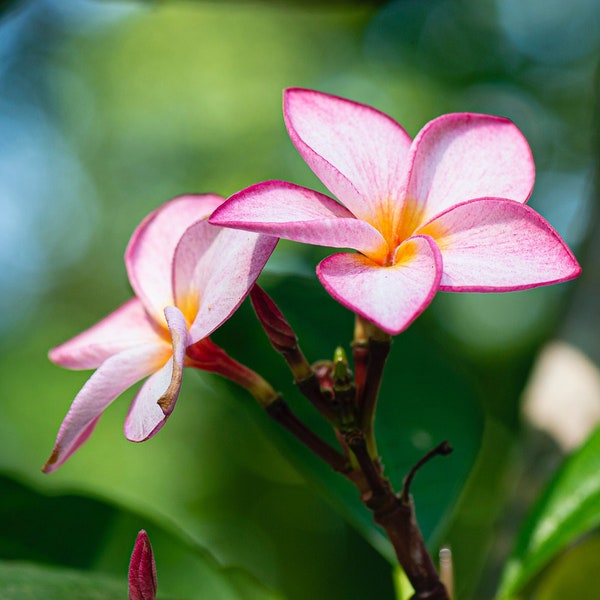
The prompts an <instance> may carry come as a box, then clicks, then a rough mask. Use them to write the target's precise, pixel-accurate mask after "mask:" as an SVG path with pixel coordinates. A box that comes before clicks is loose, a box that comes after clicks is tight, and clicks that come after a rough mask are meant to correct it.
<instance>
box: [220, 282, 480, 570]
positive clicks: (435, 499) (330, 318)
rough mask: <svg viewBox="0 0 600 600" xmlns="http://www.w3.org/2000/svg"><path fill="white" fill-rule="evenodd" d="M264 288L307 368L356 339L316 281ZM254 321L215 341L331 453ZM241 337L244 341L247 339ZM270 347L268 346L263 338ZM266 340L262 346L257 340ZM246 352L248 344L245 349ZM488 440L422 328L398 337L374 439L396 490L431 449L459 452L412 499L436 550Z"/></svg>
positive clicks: (327, 486)
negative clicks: (278, 394)
mask: <svg viewBox="0 0 600 600" xmlns="http://www.w3.org/2000/svg"><path fill="white" fill-rule="evenodd" d="M263 281H264V283H265V287H266V289H267V291H268V292H269V293H271V294H272V296H273V298H274V300H275V301H276V303H277V304H278V305H279V307H280V308H281V310H282V312H283V313H284V314H285V315H286V317H287V318H288V320H289V322H290V323H291V324H292V327H294V328H295V329H296V332H297V334H298V335H299V337H300V344H301V347H302V348H303V350H304V352H305V354H306V356H307V358H308V359H309V361H311V362H313V361H315V360H318V359H324V358H331V356H332V354H333V350H334V348H335V346H337V345H345V346H346V348H347V349H348V351H349V348H348V344H349V341H350V340H351V338H352V332H353V316H352V315H351V314H350V313H349V312H348V311H347V310H346V309H344V308H342V307H341V306H340V305H339V304H337V303H336V302H335V301H333V300H332V299H331V298H330V297H329V296H328V295H327V294H326V293H325V291H324V290H323V289H322V287H321V286H320V285H319V284H318V282H317V281H316V279H315V278H314V277H312V278H301V277H289V276H288V277H285V278H283V277H278V276H274V275H270V276H268V277H265V278H264V279H263ZM256 326H257V325H256V318H255V317H254V315H253V314H251V311H250V310H242V311H239V312H238V314H237V315H236V316H235V317H234V325H233V328H227V329H226V330H224V331H223V332H222V333H221V335H220V336H218V339H219V340H220V341H221V343H222V344H223V345H224V346H225V347H227V348H231V349H232V350H233V351H235V355H236V356H238V357H240V358H241V359H242V360H243V361H244V362H246V363H247V364H249V365H251V366H252V367H253V368H256V369H257V370H258V371H259V372H261V373H262V374H264V375H265V376H266V377H267V378H268V379H270V380H271V381H273V382H274V383H275V384H276V385H277V386H278V387H279V389H281V390H283V391H284V395H285V397H286V399H287V400H288V402H289V404H290V405H291V406H292V407H293V409H294V411H295V412H296V413H297V414H298V415H299V416H300V417H301V418H302V419H303V420H304V421H305V422H307V423H309V424H310V425H311V426H312V427H313V428H314V429H316V430H318V431H319V432H320V433H321V434H322V435H323V436H329V437H328V439H329V441H330V442H332V443H335V440H334V439H333V437H332V436H331V432H330V428H329V426H328V425H327V424H326V423H324V422H323V420H322V419H321V417H320V415H318V414H317V413H316V411H315V410H314V409H313V408H312V406H310V405H309V403H308V401H305V400H304V399H303V398H300V397H299V394H298V392H297V391H296V390H294V389H292V387H291V385H290V374H289V372H288V371H287V369H286V368H285V365H284V364H283V361H281V362H280V363H279V364H277V363H275V365H274V364H273V361H272V355H273V350H272V349H271V348H270V346H269V345H268V342H267V341H266V338H264V339H262V340H261V341H256V334H255V333H254V330H255V328H256ZM244 332H246V334H247V335H248V339H247V340H245V339H244ZM263 337H264V336H263ZM258 339H260V338H258ZM245 342H247V343H245ZM254 414H256V417H257V420H258V422H259V423H261V424H262V425H263V426H265V427H267V429H268V431H269V434H270V435H276V436H278V437H279V439H280V443H281V444H282V445H283V446H284V447H285V449H286V451H287V452H286V455H287V456H288V457H290V458H291V460H292V461H293V463H294V464H295V465H297V466H298V467H299V468H300V469H301V471H302V472H303V473H304V474H305V476H306V477H307V478H308V480H309V481H312V482H313V483H314V484H316V485H317V486H318V487H319V489H320V490H321V491H322V492H323V493H324V494H325V496H326V497H327V498H328V499H329V500H330V501H331V502H333V504H334V505H335V506H336V507H337V508H338V509H339V510H340V511H341V512H342V514H344V515H345V516H346V518H348V519H349V521H350V522H351V523H352V524H354V525H355V526H356V527H357V528H358V530H359V531H360V533H361V534H362V535H363V536H364V537H365V538H366V539H368V540H369V541H370V542H371V543H372V544H373V545H374V546H375V547H376V548H377V549H378V550H379V551H380V552H381V553H382V554H383V555H384V556H385V557H386V558H388V559H389V560H391V561H392V562H393V561H394V560H395V559H394V554H393V551H392V549H391V546H390V545H389V543H388V542H387V540H386V539H385V538H384V536H383V534H382V532H381V531H380V530H379V528H378V527H376V526H375V525H374V523H373V521H372V519H371V515H370V514H369V512H368V511H367V510H366V509H365V507H364V506H363V505H362V503H361V502H360V500H359V498H358V494H357V492H356V490H355V489H354V487H353V486H352V485H351V484H349V483H348V482H347V481H346V480H345V479H343V478H342V477H340V476H337V475H335V474H334V473H333V472H331V470H330V469H329V468H328V467H327V466H325V465H323V464H321V463H320V462H319V461H318V460H317V459H314V458H313V456H312V455H310V454H309V452H308V451H307V450H306V449H305V448H303V447H301V446H300V444H298V443H297V442H296V440H294V439H291V437H290V436H289V435H288V434H287V433H282V432H280V431H279V430H278V428H277V427H276V426H273V424H271V423H270V422H269V421H268V419H267V417H266V416H265V415H262V414H260V413H259V411H258V410H256V411H254ZM481 431H482V416H481V412H480V408H479V404H478V401H477V399H476V397H475V395H474V393H473V390H472V388H471V386H470V384H469V382H468V380H467V379H466V378H465V376H464V375H463V373H462V372H461V371H460V370H459V369H457V367H456V365H455V364H453V362H452V361H451V360H450V359H449V357H447V356H445V355H444V354H443V352H442V351H441V349H440V348H439V347H438V346H437V344H436V343H435V341H434V339H432V338H431V337H430V336H429V335H428V334H427V330H426V328H425V327H424V326H419V325H415V326H413V327H411V328H410V330H409V331H407V332H405V333H403V334H401V335H400V336H398V337H397V338H396V339H395V340H394V343H393V346H392V351H391V354H390V357H389V360H388V364H387V366H386V372H385V376H384V382H383V386H382V391H381V395H380V400H379V406H378V412H377V419H376V432H377V439H378V448H379V451H380V454H381V456H382V458H383V463H384V465H385V472H386V475H387V476H388V477H389V478H390V480H391V481H392V483H393V485H394V487H395V489H397V490H399V488H400V486H401V484H402V479H403V478H404V476H405V475H406V473H407V472H408V470H409V469H410V467H411V466H412V465H413V464H414V463H415V462H416V461H417V460H418V459H419V458H420V457H421V456H422V455H423V454H424V453H425V452H426V451H427V450H429V449H430V448H431V447H433V446H434V445H436V444H437V443H439V442H440V441H442V440H444V439H448V440H449V441H450V442H451V444H452V445H453V447H454V449H455V452H454V453H453V454H452V455H451V456H450V457H447V458H443V459H438V460H437V461H434V462H433V463H431V464H429V465H427V467H426V468H425V469H423V471H422V472H421V473H419V474H418V476H417V478H416V481H415V484H414V487H413V495H414V498H415V503H416V507H417V517H418V520H419V523H420V524H421V527H422V529H423V531H424V534H425V536H426V539H427V540H428V542H429V543H430V545H432V546H433V545H435V544H437V543H438V542H439V541H440V536H441V534H442V532H443V526H444V522H445V520H446V518H447V517H448V516H449V515H450V513H451V512H452V510H453V508H454V506H455V504H456V501H457V499H458V495H459V492H460V490H461V488H462V485H463V484H464V482H465V480H466V478H467V475H468V473H469V471H470V469H471V467H472V465H473V462H474V460H475V457H476V455H477V451H478V447H479V442H480V438H481Z"/></svg>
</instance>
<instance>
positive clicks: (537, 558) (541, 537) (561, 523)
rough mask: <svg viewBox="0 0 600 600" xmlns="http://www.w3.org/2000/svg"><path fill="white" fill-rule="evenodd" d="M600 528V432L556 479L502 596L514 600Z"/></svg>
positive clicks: (531, 522) (524, 534)
mask: <svg viewBox="0 0 600 600" xmlns="http://www.w3.org/2000/svg"><path fill="white" fill-rule="evenodd" d="M598 525H600V429H598V430H597V431H596V432H595V433H594V434H593V435H592V436H591V437H590V438H589V439H588V441H587V442H586V443H585V444H584V445H583V446H582V447H581V448H580V449H579V450H578V451H577V452H575V453H574V454H573V455H571V456H570V457H569V458H568V459H567V461H566V462H565V464H564V465H563V467H562V468H561V469H560V470H559V472H558V473H557V474H556V475H555V476H554V478H553V479H552V481H551V482H550V484H549V486H548V488H547V489H546V491H545V493H544V494H543V496H542V498H541V499H540V501H539V502H538V504H537V505H536V506H535V508H534V509H533V511H532V512H531V514H530V516H529V518H528V519H527V520H526V522H525V523H524V525H523V528H522V530H521V534H520V536H519V539H518V542H517V545H516V548H515V551H514V553H513V555H512V557H511V558H510V560H509V562H508V563H507V566H506V569H505V571H504V575H503V578H502V581H501V584H500V590H499V596H500V597H502V598H512V597H514V596H515V594H518V592H519V591H520V590H521V589H522V588H523V587H524V586H525V585H526V584H528V583H529V582H530V581H531V580H532V579H533V578H535V577H536V576H537V575H538V574H539V573H540V571H541V570H542V569H543V568H544V567H546V566H547V565H548V564H549V563H550V561H551V560H552V559H553V558H555V557H556V556H557V555H558V553H560V552H561V551H562V550H564V549H565V548H566V547H567V546H568V545H569V544H570V543H572V542H573V541H575V540H576V539H577V538H579V537H580V536H581V535H583V534H585V533H587V532H588V531H590V530H592V529H593V528H595V527H597V526H598Z"/></svg>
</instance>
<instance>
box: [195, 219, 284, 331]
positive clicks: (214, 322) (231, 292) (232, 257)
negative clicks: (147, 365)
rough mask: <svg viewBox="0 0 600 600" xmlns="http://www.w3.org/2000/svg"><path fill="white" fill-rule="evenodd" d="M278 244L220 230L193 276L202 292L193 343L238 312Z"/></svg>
mask: <svg viewBox="0 0 600 600" xmlns="http://www.w3.org/2000/svg"><path fill="white" fill-rule="evenodd" d="M277 241H278V238H276V237H271V236H266V235H260V234H257V233H250V232H247V231H236V230H233V229H221V233H220V234H219V235H218V236H217V238H216V240H215V243H214V245H213V247H212V248H211V254H210V255H209V256H206V257H203V259H202V260H201V261H200V263H199V269H198V271H197V272H196V274H195V282H196V285H197V286H198V287H199V288H200V289H201V290H202V292H201V294H200V307H199V310H198V314H197V315H196V318H195V320H194V322H193V323H192V326H191V327H190V337H191V338H192V341H193V342H196V341H198V340H201V339H203V338H205V337H207V336H208V335H210V334H211V333H212V332H213V331H215V329H217V327H219V326H220V325H221V324H222V323H224V322H225V321H226V320H227V319H228V318H229V317H230V316H231V315H232V314H233V313H234V312H235V311H236V310H237V308H238V307H239V306H240V304H241V303H242V302H243V300H244V298H246V296H247V295H248V293H249V292H250V289H251V288H252V286H253V285H254V282H255V281H256V280H257V278H258V276H259V275H260V273H261V271H262V270H263V268H264V266H265V264H266V262H267V260H268V259H269V257H270V256H271V253H272V252H273V250H274V249H275V245H276V244H277ZM209 261H210V262H209Z"/></svg>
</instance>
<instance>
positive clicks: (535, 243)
mask: <svg viewBox="0 0 600 600" xmlns="http://www.w3.org/2000/svg"><path fill="white" fill-rule="evenodd" d="M421 232H422V233H425V234H428V235H430V236H432V237H433V238H434V239H435V240H436V242H437V244H438V246H439V247H440V250H441V252H442V256H443V261H444V273H443V275H442V280H441V282H440V286H441V289H445V290H451V291H455V292H456V291H479V292H487V291H511V290H520V289H526V288H530V287H536V286H539V285H546V284H551V283H558V282H561V281H566V280H568V279H572V278H574V277H577V275H579V273H580V271H581V269H580V267H579V265H578V263H577V261H576V260H575V257H574V256H573V253H572V252H571V251H570V250H569V248H568V247H567V246H566V244H565V243H564V241H563V240H562V239H561V237H560V236H559V235H558V234H557V233H556V231H554V229H553V228H552V227H551V226H550V225H549V224H548V223H547V222H546V221H545V220H544V219H543V218H542V217H541V216H540V215H539V214H538V213H536V212H535V211H534V210H532V209H531V208H529V207H528V206H526V205H523V204H521V203H520V202H515V201H512V200H505V199H498V198H482V199H478V200H473V201H471V202H466V203H464V204H461V205H459V206H456V207H454V208H452V209H450V210H449V211H447V212H446V213H444V214H442V215H441V216H439V217H437V218H436V219H434V220H433V221H432V222H431V223H429V224H428V225H426V226H425V227H423V228H422V229H421Z"/></svg>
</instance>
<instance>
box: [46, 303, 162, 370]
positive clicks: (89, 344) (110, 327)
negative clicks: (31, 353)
mask: <svg viewBox="0 0 600 600" xmlns="http://www.w3.org/2000/svg"><path fill="white" fill-rule="evenodd" d="M159 339H160V338H159V336H158V334H157V333H156V331H155V329H154V327H153V324H152V320H151V319H150V318H149V317H148V314H147V313H146V311H145V309H144V307H143V305H142V303H141V302H140V301H139V300H138V299H137V298H132V299H131V300H129V301H128V302H126V303H125V304H123V305H122V306H121V307H120V308H118V309H117V310H115V311H114V312H112V313H111V314H110V315H108V316H107V317H105V318H104V319H102V320H101V321H100V322H99V323H97V324H96V325H94V326H93V327H90V328H89V329H87V330H86V331H84V332H82V333H80V334H79V335H77V336H75V337H74V338H72V339H70V340H69V341H68V342H65V343H64V344H61V345H60V346H57V347H56V348H52V350H50V353H49V357H50V360H51V361H52V362H54V363H56V364H57V365H60V366H61V367H67V368H68V369H96V368H98V367H99V366H100V365H101V364H102V363H103V362H104V361H105V360H106V359H108V358H109V357H111V356H113V355H114V354H118V353H119V352H122V351H123V350H127V349H128V348H132V347H134V346H139V345H141V344H147V343H152V342H156V341H158V340H159Z"/></svg>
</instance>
